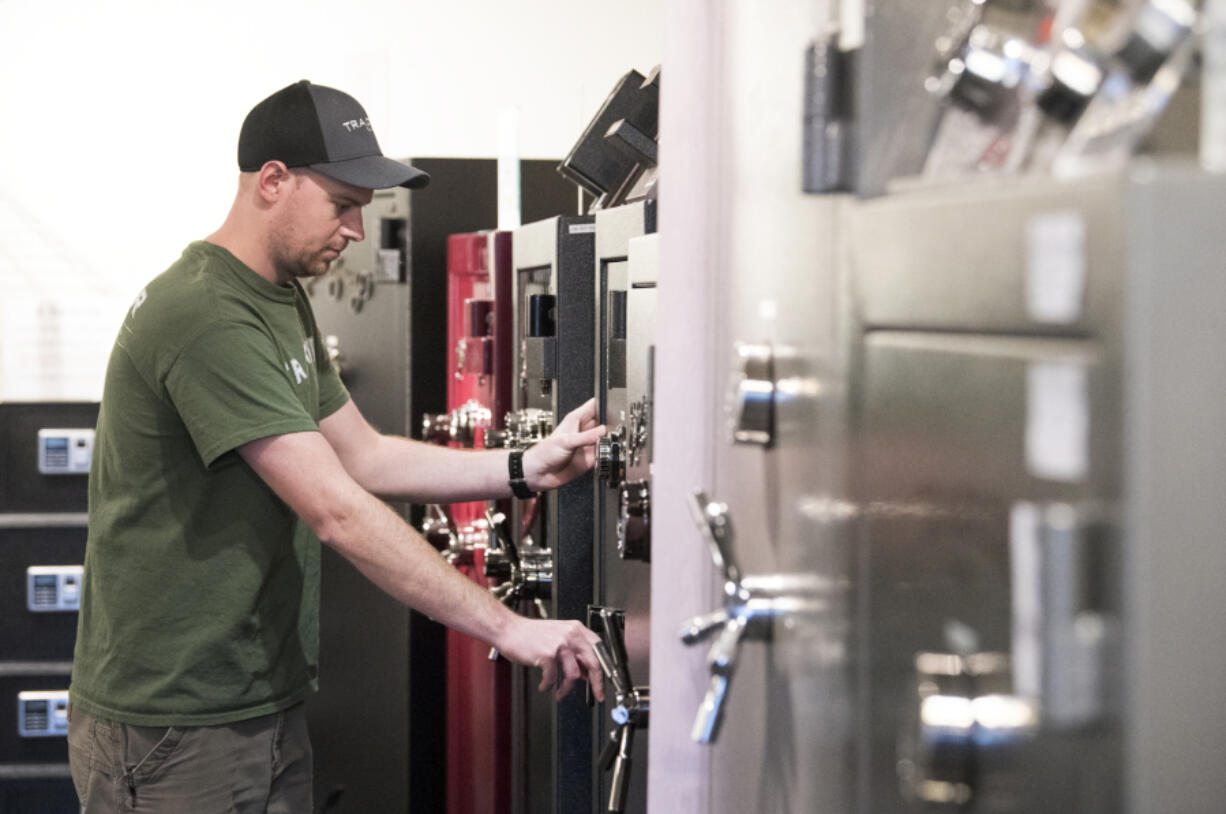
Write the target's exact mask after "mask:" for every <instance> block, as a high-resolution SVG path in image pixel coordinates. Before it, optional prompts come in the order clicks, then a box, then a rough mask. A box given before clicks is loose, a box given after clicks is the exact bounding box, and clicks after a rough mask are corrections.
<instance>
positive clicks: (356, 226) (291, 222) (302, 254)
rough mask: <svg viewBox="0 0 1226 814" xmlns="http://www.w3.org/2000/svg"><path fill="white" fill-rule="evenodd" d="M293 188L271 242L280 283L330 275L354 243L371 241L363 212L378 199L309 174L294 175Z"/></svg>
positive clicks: (298, 171)
mask: <svg viewBox="0 0 1226 814" xmlns="http://www.w3.org/2000/svg"><path fill="white" fill-rule="evenodd" d="M289 183H290V188H289V193H288V196H287V197H286V199H285V200H284V202H283V206H282V207H281V209H280V212H279V213H278V217H277V219H276V221H275V222H274V226H273V230H272V233H271V236H270V239H271V246H270V250H271V254H272V260H273V264H274V265H275V267H276V272H277V280H278V282H288V281H289V280H291V279H293V278H295V277H298V278H301V277H319V276H322V275H323V274H325V273H326V272H327V271H328V267H329V266H330V265H331V264H332V261H333V260H335V259H336V258H337V257H339V256H340V253H341V252H342V251H344V250H345V247H346V246H348V245H349V242H350V241H357V240H362V239H363V238H364V237H365V236H366V234H365V232H364V231H363V230H362V207H363V206H365V205H366V204H368V203H370V199H371V197H372V195H373V193H372V192H371V190H369V189H364V188H362V187H355V186H352V185H350V184H346V183H344V182H342V181H335V180H333V179H331V178H328V177H326V176H324V175H320V174H319V173H317V172H314V171H313V170H309V169H296V170H291V180H290V182H289Z"/></svg>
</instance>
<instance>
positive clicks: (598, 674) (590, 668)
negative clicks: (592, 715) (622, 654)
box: [579, 646, 604, 701]
mask: <svg viewBox="0 0 1226 814" xmlns="http://www.w3.org/2000/svg"><path fill="white" fill-rule="evenodd" d="M579 663H580V666H582V668H583V670H584V672H586V673H587V676H586V677H587V683H588V684H590V685H591V687H592V695H594V696H596V700H597V701H604V671H603V670H601V669H600V662H599V661H597V660H596V655H595V653H593V652H592V650H591V649H590V646H589V648H587V649H584V650H580V651H579Z"/></svg>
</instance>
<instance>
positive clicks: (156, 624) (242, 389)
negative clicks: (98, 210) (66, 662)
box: [70, 242, 349, 726]
mask: <svg viewBox="0 0 1226 814" xmlns="http://www.w3.org/2000/svg"><path fill="white" fill-rule="evenodd" d="M318 334H319V332H318V330H317V329H316V326H315V319H314V317H313V315H312V313H311V307H310V303H309V302H308V301H307V298H306V295H305V294H304V292H303V290H302V288H301V286H299V285H298V283H297V282H293V283H290V284H289V285H284V286H282V285H277V284H274V283H272V282H269V281H268V280H266V279H264V278H263V277H261V276H259V275H258V274H256V273H255V272H254V271H253V270H251V269H250V268H248V267H247V266H245V265H244V264H243V263H241V262H240V261H239V260H238V259H237V258H235V257H234V256H233V255H232V254H230V253H229V252H228V251H226V250H225V249H222V248H221V247H219V246H215V245H213V244H210V243H206V242H197V243H193V244H191V245H190V246H188V248H187V249H186V250H185V251H184V252H183V256H182V257H181V258H180V259H179V260H178V261H177V262H176V263H175V264H174V265H172V266H171V267H170V268H169V269H167V270H166V271H165V272H164V273H162V274H161V275H159V276H158V277H156V278H155V279H154V280H153V281H152V282H150V283H149V285H148V286H146V287H145V289H144V290H143V291H141V292H140V294H139V295H138V296H137V298H136V301H135V302H134V303H133V304H132V307H131V309H130V310H129V311H128V314H127V316H126V317H125V319H124V323H123V325H122V327H121V328H120V330H119V336H118V338H117V339H116V341H115V347H114V349H113V350H112V352H111V358H110V362H109V363H108V365H107V372H106V384H105V387H104V390H103V397H102V408H101V411H100V413H99V416H98V426H97V436H96V439H95V445H94V458H93V463H92V467H91V471H90V478H89V541H88V543H87V546H86V552H85V578H84V585H83V591H82V596H81V611H80V619H79V623H78V631H77V645H76V654H75V656H74V660H73V676H72V685H71V690H70V692H71V698H72V702H73V704H74V705H76V706H79V707H81V708H82V709H84V710H85V711H87V712H89V713H92V714H94V715H96V716H99V717H103V718H107V719H111V720H117V721H123V722H126V723H132V724H143V725H151V726H170V725H206V724H217V723H226V722H230V721H237V720H242V719H244V718H250V717H254V716H257V715H263V714H267V713H270V712H275V711H277V710H280V709H284V708H285V707H287V706H289V705H291V704H293V703H295V702H297V701H299V700H301V699H302V698H303V697H304V696H306V695H307V693H308V692H310V691H311V690H312V689H313V688H314V687H315V686H316V676H317V672H318V671H317V657H318V652H319V641H318V639H319V636H318V633H319V540H318V538H317V537H315V535H314V534H313V533H312V532H311V530H310V528H308V527H307V526H306V524H304V523H303V522H302V521H301V520H299V519H298V517H297V516H296V515H295V514H294V512H293V511H292V510H290V508H289V507H288V506H287V505H286V504H285V502H284V501H282V500H281V499H280V498H278V497H277V495H276V494H275V493H273V491H272V490H271V489H270V488H269V487H268V486H267V485H265V484H264V482H263V481H262V480H260V478H259V477H258V476H257V475H256V474H255V472H254V471H253V470H252V469H251V468H250V467H249V466H247V464H246V462H245V461H243V460H242V458H241V456H239V454H238V453H237V452H236V451H235V448H236V447H238V446H240V445H242V444H244V443H246V442H248V441H253V440H255V439H258V438H265V437H268V436H271V435H280V434H283V433H290V432H304V431H317V430H318V428H319V421H320V420H321V419H323V418H325V417H327V416H328V415H330V414H331V413H333V412H335V411H336V410H338V409H340V407H342V406H343V405H344V404H345V402H346V401H347V400H348V398H349V395H348V393H347V392H346V390H345V387H344V385H342V384H341V381H340V379H339V378H338V377H337V375H336V373H335V371H334V370H333V368H332V365H331V364H330V363H329V360H328V357H327V353H326V352H325V350H324V347H323V343H322V342H321V341H320V337H319V335H318Z"/></svg>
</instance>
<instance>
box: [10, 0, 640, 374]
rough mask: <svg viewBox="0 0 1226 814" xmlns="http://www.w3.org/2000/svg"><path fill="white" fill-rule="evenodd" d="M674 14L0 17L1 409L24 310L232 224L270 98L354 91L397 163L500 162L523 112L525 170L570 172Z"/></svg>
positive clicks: (594, 5) (201, 8)
mask: <svg viewBox="0 0 1226 814" xmlns="http://www.w3.org/2000/svg"><path fill="white" fill-rule="evenodd" d="M662 5H663V0H618V2H607V1H606V2H592V1H591V0H521V1H520V2H497V1H496V0H436V1H435V2H423V1H422V0H401V2H387V0H346V2H343V3H338V2H335V0H334V1H333V2H327V3H324V2H319V1H318V0H246V2H239V0H213V2H210V3H187V2H181V1H180V0H160V1H159V0H114V2H106V3H101V2H98V1H97V0H63V1H62V2H59V3H44V2H38V0H0V111H3V118H2V120H0V286H3V295H2V296H0V304H2V305H3V307H0V319H2V320H4V322H3V323H0V398H4V397H6V388H5V385H4V382H5V381H6V378H7V380H9V381H11V380H12V379H13V376H14V375H15V374H14V371H13V367H12V365H13V364H14V362H10V363H9V364H8V365H6V364H5V360H12V359H14V358H17V357H19V356H20V354H15V352H14V350H13V347H12V345H13V344H14V343H16V342H19V341H20V338H19V337H18V336H16V334H17V333H18V329H17V326H18V324H19V323H21V324H26V323H28V324H35V325H37V324H41V323H42V322H43V321H44V320H43V319H42V318H41V317H37V316H31V315H30V313H31V312H30V309H31V308H35V307H41V308H43V309H44V311H45V308H46V304H45V302H46V300H47V299H48V298H53V299H59V298H62V297H63V296H65V292H75V294H76V295H78V296H83V297H95V298H96V297H116V298H118V299H119V300H121V301H122V300H126V299H130V298H131V297H132V296H134V294H135V293H136V291H137V290H139V288H140V286H141V285H142V284H143V283H144V281H145V280H147V279H148V278H149V277H151V276H153V275H154V274H155V273H157V272H159V271H161V270H162V269H163V268H165V267H166V266H167V265H168V264H169V263H171V262H172V261H173V260H174V259H175V258H176V257H178V255H179V253H180V251H181V250H182V247H183V246H184V244H186V243H187V242H189V241H191V240H194V239H196V238H199V237H202V236H204V235H206V234H208V233H209V232H211V231H212V230H213V229H215V228H216V227H217V226H218V225H219V224H220V223H221V219H222V218H223V216H224V215H225V212H226V210H227V208H228V207H229V204H230V200H231V197H232V195H233V193H234V187H235V183H236V179H237V167H236V164H235V150H236V141H237V137H238V129H239V126H240V124H241V123H242V119H243V116H244V115H245V114H246V112H247V110H249V109H250V108H251V106H252V105H254V104H255V103H256V102H258V101H259V100H260V99H262V98H264V97H265V96H267V95H268V94H270V93H272V92H273V91H275V90H277V89H279V88H281V87H283V86H285V85H287V84H289V83H291V82H294V81H297V80H298V79H310V80H311V81H313V82H316V83H319V84H325V85H332V86H334V87H339V88H341V89H343V90H345V91H347V92H349V93H351V94H353V95H354V96H356V97H357V98H358V100H359V101H361V102H362V104H363V105H364V106H365V108H366V110H367V112H368V113H369V114H370V116H371V119H372V121H373V123H374V125H375V132H376V134H377V135H378V138H379V141H380V144H381V146H382V147H383V151H384V153H386V154H388V155H392V156H409V155H417V156H459V157H466V156H494V155H496V154H497V148H498V132H497V130H498V120H499V115H500V113H501V112H502V111H503V110H505V109H507V108H511V107H515V108H518V110H519V117H520V118H519V121H520V128H519V148H520V154H521V155H523V156H524V157H528V158H552V157H560V156H562V155H564V154H565V153H566V152H567V150H569V148H570V147H571V145H572V144H573V143H574V142H575V140H576V139H577V138H578V136H579V134H580V133H581V131H582V129H583V127H584V126H585V125H586V124H587V123H588V121H590V119H591V117H592V115H593V114H594V113H595V111H596V109H597V108H598V107H599V105H600V103H601V101H603V99H604V97H605V96H606V95H607V93H608V92H609V90H611V89H612V87H613V84H614V83H615V82H616V80H617V79H618V78H619V77H620V76H621V75H622V74H624V73H625V72H626V71H627V70H629V69H631V68H636V69H638V70H640V71H642V72H646V71H648V70H650V69H651V68H652V67H653V66H654V65H656V64H658V63H659V62H660V47H661V39H662V35H661V31H660V28H661V19H660V18H661V15H662ZM492 225H493V224H491V226H492ZM97 305H98V308H92V307H91V308H89V309H87V310H89V311H91V312H93V311H97V310H99V309H101V308H102V306H103V303H102V301H101V300H99V301H97ZM70 310H71V309H70ZM79 310H80V309H79V308H75V310H74V313H75V312H76V311H79ZM117 319H118V315H116V316H115V319H114V322H115V324H117ZM104 321H105V320H104ZM109 326H110V323H109V322H108V323H107V326H106V327H105V329H100V330H103V332H110V327H109ZM23 330H24V329H23ZM42 333H46V331H45V330H44V331H42ZM109 340H110V336H107V338H106V341H105V342H103V344H104V345H109ZM74 341H77V340H74ZM104 358H105V357H104ZM91 364H92V363H91ZM7 389H8V392H9V395H8V397H12V395H11V393H12V387H9V388H7Z"/></svg>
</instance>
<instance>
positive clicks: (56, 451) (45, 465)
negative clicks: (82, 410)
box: [38, 429, 94, 475]
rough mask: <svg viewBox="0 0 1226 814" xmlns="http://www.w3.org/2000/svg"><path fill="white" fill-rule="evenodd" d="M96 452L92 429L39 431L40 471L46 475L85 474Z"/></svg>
mask: <svg viewBox="0 0 1226 814" xmlns="http://www.w3.org/2000/svg"><path fill="white" fill-rule="evenodd" d="M93 453H94V431H93V430H91V429H43V430H39V431H38V471H39V472H41V473H42V474H44V475H84V474H88V472H89V462H90V459H91V458H92V457H93Z"/></svg>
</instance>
